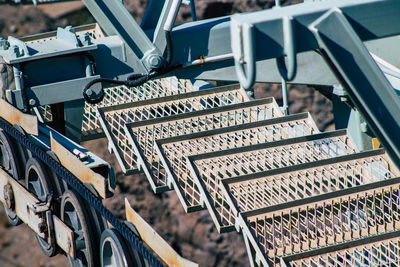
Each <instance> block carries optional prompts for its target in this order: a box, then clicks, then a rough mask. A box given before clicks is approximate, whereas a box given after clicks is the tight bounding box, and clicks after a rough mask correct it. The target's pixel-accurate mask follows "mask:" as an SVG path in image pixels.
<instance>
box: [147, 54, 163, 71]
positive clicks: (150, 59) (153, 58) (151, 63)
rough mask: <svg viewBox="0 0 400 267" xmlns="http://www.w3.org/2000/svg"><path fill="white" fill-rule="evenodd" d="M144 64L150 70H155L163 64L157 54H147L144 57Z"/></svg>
mask: <svg viewBox="0 0 400 267" xmlns="http://www.w3.org/2000/svg"><path fill="white" fill-rule="evenodd" d="M144 63H145V65H146V66H147V67H148V68H149V69H151V70H152V69H157V68H158V67H160V66H161V64H162V63H163V59H162V57H160V56H159V55H157V54H148V55H145V57H144Z"/></svg>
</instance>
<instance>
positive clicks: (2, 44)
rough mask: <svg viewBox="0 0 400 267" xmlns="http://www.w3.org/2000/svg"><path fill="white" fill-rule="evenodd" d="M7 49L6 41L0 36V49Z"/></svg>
mask: <svg viewBox="0 0 400 267" xmlns="http://www.w3.org/2000/svg"><path fill="white" fill-rule="evenodd" d="M7 49H8V41H7V40H6V39H4V38H1V37H0V50H7Z"/></svg>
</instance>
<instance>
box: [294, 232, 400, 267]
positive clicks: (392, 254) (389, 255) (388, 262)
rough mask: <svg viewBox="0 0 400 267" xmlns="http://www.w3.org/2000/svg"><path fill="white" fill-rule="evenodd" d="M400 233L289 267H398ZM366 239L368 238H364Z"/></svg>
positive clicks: (311, 258)
mask: <svg viewBox="0 0 400 267" xmlns="http://www.w3.org/2000/svg"><path fill="white" fill-rule="evenodd" d="M399 235H400V233H397V237H395V238H390V239H387V240H381V241H377V242H371V243H368V244H363V245H358V246H354V247H350V248H346V249H341V250H337V251H333V252H330V253H325V254H322V255H317V256H313V257H308V258H305V259H301V260H295V261H291V262H290V265H289V266H291V267H320V266H321V267H328V266H329V267H330V266H332V267H342V266H360V267H361V266H362V267H376V266H399V265H400V237H399ZM366 239H368V238H366Z"/></svg>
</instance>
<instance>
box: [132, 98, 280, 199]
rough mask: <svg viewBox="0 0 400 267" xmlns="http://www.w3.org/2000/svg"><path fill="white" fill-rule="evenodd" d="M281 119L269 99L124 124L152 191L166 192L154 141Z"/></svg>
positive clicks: (165, 179) (277, 109)
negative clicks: (274, 118)
mask: <svg viewBox="0 0 400 267" xmlns="http://www.w3.org/2000/svg"><path fill="white" fill-rule="evenodd" d="M279 116H282V113H281V111H280V109H279V106H278V105H277V103H276V102H275V100H274V99H273V98H266V99H260V100H255V101H250V102H244V103H239V104H233V105H227V106H221V107H216V108H212V109H205V110H201V111H196V112H187V113H183V114H179V115H174V116H168V117H163V118H157V119H152V120H147V121H141V122H133V123H129V124H126V129H125V131H126V133H127V135H128V138H129V140H130V143H131V144H132V146H133V148H134V150H135V152H136V155H137V157H138V162H139V164H140V165H141V168H142V169H143V170H144V173H145V174H146V176H147V178H148V179H149V182H150V184H151V186H152V188H153V190H154V191H155V192H156V193H158V192H161V191H164V190H168V189H169V188H168V186H167V177H166V173H165V169H164V167H163V165H162V162H161V161H160V159H159V157H158V155H157V151H156V150H155V148H154V141H155V140H157V139H163V138H168V137H173V136H181V135H185V134H191V133H196V132H204V131H208V130H213V129H219V128H224V127H229V126H235V125H241V124H245V123H250V122H255V121H260V120H266V119H270V118H273V117H279Z"/></svg>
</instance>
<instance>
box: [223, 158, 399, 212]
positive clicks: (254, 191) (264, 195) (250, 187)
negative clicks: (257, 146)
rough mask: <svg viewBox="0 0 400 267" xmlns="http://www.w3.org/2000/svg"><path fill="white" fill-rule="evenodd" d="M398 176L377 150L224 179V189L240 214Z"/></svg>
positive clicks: (389, 162)
mask: <svg viewBox="0 0 400 267" xmlns="http://www.w3.org/2000/svg"><path fill="white" fill-rule="evenodd" d="M398 175H399V173H398V172H397V170H396V167H395V166H394V164H393V162H391V160H390V159H389V158H388V156H387V155H386V153H384V150H376V151H367V152H360V153H356V154H350V155H345V156H340V157H333V158H328V159H325V160H320V161H315V162H310V163H305V164H300V165H294V166H290V167H286V168H281V169H276V170H270V171H265V172H259V173H256V174H253V175H245V176H238V177H234V178H231V179H224V180H222V183H223V184H224V187H223V188H222V189H223V191H225V196H226V197H227V198H229V199H231V201H230V202H231V203H235V205H234V206H235V209H237V212H243V211H251V210H255V209H261V208H264V207H270V206H274V205H279V204H282V203H286V202H289V201H293V200H297V199H305V198H309V197H312V196H316V195H321V194H325V193H328V192H334V191H340V190H343V189H345V188H349V187H356V186H359V185H363V184H367V183H371V182H376V181H378V180H384V179H388V178H393V177H396V176H398ZM231 206H232V205H231ZM237 212H236V213H237Z"/></svg>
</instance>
